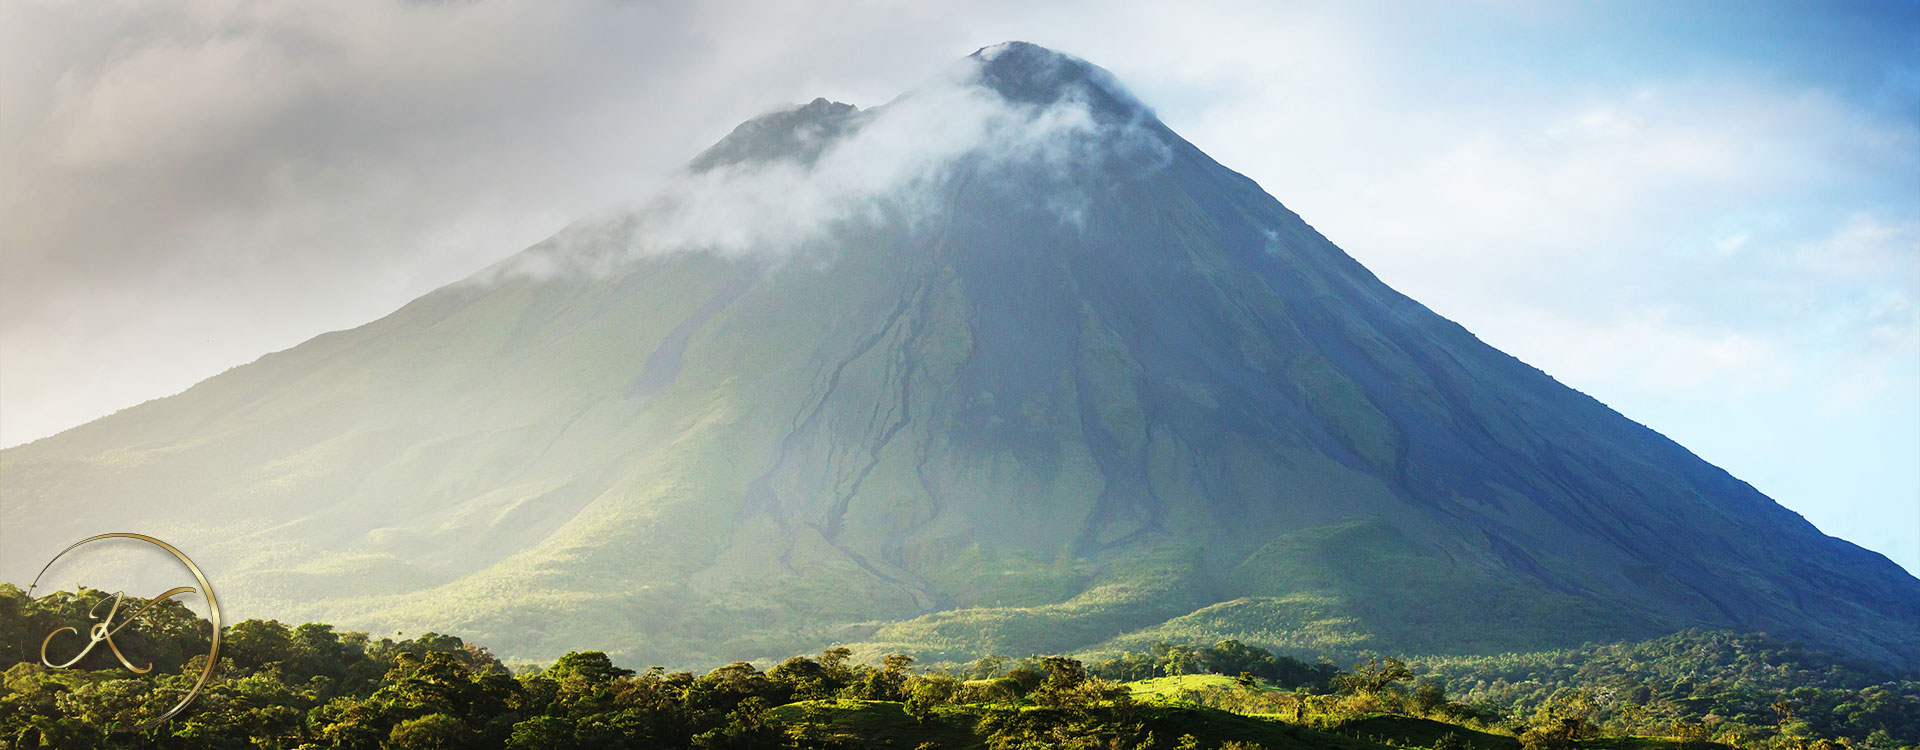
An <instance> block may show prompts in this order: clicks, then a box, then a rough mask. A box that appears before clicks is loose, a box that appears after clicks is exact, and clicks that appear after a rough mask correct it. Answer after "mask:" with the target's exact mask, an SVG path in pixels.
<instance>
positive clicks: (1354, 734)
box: [0, 585, 1920, 750]
mask: <svg viewBox="0 0 1920 750" xmlns="http://www.w3.org/2000/svg"><path fill="white" fill-rule="evenodd" d="M109 597H110V595H108V594H105V593H103V592H99V591H90V590H83V591H81V592H79V593H57V594H51V595H47V596H43V597H40V598H38V599H33V600H28V599H27V598H26V597H25V596H24V594H23V593H22V592H21V591H20V590H19V589H17V588H15V587H12V586H9V585H0V638H4V642H0V670H3V671H0V684H3V685H4V690H3V691H0V748H4V749H6V750H11V749H12V748H37V747H59V748H132V747H142V748H311V749H314V750H317V749H319V748H365V749H366V750H385V749H393V750H400V749H412V748H423V749H424V748H547V749H553V750H569V749H573V748H580V749H584V748H881V747H890V748H916V750H933V749H935V748H951V749H954V750H958V749H960V748H991V749H994V750H999V749H1007V748H1140V749H1159V750H1198V749H1199V748H1208V749H1212V748H1219V749H1220V750H1251V749H1252V748H1267V749H1269V750H1278V749H1281V748H1288V749H1296V748H1297V749H1304V748H1335V749H1337V750H1386V749H1387V748H1431V749H1432V750H1469V749H1472V750H1575V749H1576V748H1591V749H1593V750H1714V749H1715V748H1718V747H1721V745H1718V744H1716V743H1728V744H1733V745H1737V746H1740V747H1753V748H1768V750H1841V748H1845V747H1857V748H1897V747H1902V746H1908V747H1911V746H1913V745H1914V744H1915V733H1914V728H1915V727H1916V726H1920V723H1916V722H1920V686H1916V684H1915V683H1914V682H1913V681H1911V680H1904V681H1902V680H1897V679H1893V678H1892V677H1891V676H1889V675H1879V674H1875V673H1873V672H1872V671H1871V670H1869V669H1864V668H1858V667H1854V666H1849V665H1845V664H1842V663H1839V662H1836V661H1833V660H1832V659H1830V658H1827V657H1824V656H1822V655H1820V654H1818V653H1815V652H1811V651H1806V650H1803V649H1799V648H1795V647H1790V646H1783V645H1781V644H1778V643H1776V642H1773V641H1771V640H1768V639H1766V638H1764V637H1758V636H1729V635H1725V634H1717V633H1683V634H1679V635H1676V636H1672V637H1669V638H1665V639H1660V640H1658V641H1653V642H1648V643H1640V644H1622V645H1618V646H1607V647H1595V648H1592V649H1585V650H1581V651H1564V652H1551V653H1542V654H1531V655H1516V656H1511V657H1505V658H1501V659H1484V660H1465V659H1450V660H1435V661H1426V662H1415V663H1413V664H1411V665H1410V664H1408V663H1406V662H1402V661H1401V660H1398V659H1393V658H1373V659H1369V660H1367V661H1366V662H1363V663H1360V664H1357V665H1354V667H1353V668H1352V669H1351V670H1346V671H1343V670H1339V669H1337V668H1334V667H1333V666H1332V665H1330V664H1327V663H1325V662H1321V663H1315V664H1308V663H1306V662H1302V661H1300V660H1297V659H1293V658H1291V657H1287V656H1284V655H1276V654H1273V653H1272V652H1269V651H1266V650H1264V649H1260V648H1256V647H1251V646H1247V645H1245V644H1241V643H1238V642H1232V641H1228V642H1222V643H1218V644H1214V645H1211V646H1181V645H1168V644H1159V645H1156V646H1155V647H1154V648H1152V649H1149V650H1148V651H1144V652H1137V653H1129V654H1123V655H1120V656H1116V657H1114V658H1110V659H1107V660H1104V661H1100V662H1096V663H1093V664H1090V665H1089V664H1085V663H1082V662H1081V661H1078V660H1076V659H1073V658H1070V657H1065V656H1048V657H1040V656H1035V657H1028V658H1024V659H1018V660H1009V659H1005V658H1001V657H986V658H982V659H980V660H977V661H975V662H973V663H970V664H967V665H964V666H957V667H954V668H951V669H947V670H924V669H920V670H917V669H915V668H914V665H913V659H911V658H909V657H906V656H902V655H891V656H888V657H886V658H884V659H881V660H880V663H879V665H878V666H869V665H864V664H858V663H855V662H854V661H852V660H851V659H850V658H849V657H850V656H851V655H852V654H851V651H849V650H848V649H845V648H833V649H829V650H827V651H826V652H824V653H822V654H820V655H819V656H818V657H812V658H809V657H794V658H789V659H786V660H784V661H782V662H780V663H778V664H775V665H773V666H771V667H770V668H764V669H763V668H762V667H759V666H755V665H753V664H748V663H744V662H740V663H734V664H730V665H727V666H724V667H721V668H719V669H715V670H712V671H710V672H707V673H705V674H695V673H693V672H669V671H667V670H666V669H664V668H661V667H652V668H649V669H647V670H645V671H644V672H636V671H634V670H631V669H626V668H622V667H620V666H618V665H616V664H614V663H613V661H612V660H610V659H609V658H608V657H607V656H606V655H605V654H604V653H601V652H573V653H569V654H567V655H565V656H563V657H561V658H560V659H558V660H557V661H555V662H554V663H552V664H550V665H547V666H545V667H544V668H533V667H528V668H525V669H522V670H521V671H520V672H519V673H518V674H509V672H508V670H507V669H506V668H505V667H504V666H503V665H502V664H501V663H500V662H499V661H498V660H497V659H494V658H493V657H492V656H491V655H490V654H489V653H488V652H487V650H486V649H484V648H481V647H478V646H475V645H473V644H468V643H465V642H463V641H461V639H459V638H455V637H451V636H444V635H436V634H431V633H429V634H426V635H422V636H418V637H415V638H410V639H405V640H398V641H396V640H394V639H392V638H373V637H371V636H369V635H367V634H365V633H339V632H336V631H334V629H333V628H331V627H330V626H327V625H321V624H314V623H309V624H305V625H301V626H298V627H288V626H285V625H282V624H280V623H278V622H272V621H264V622H263V621H259V620H248V621H245V622H241V623H238V624H236V625H233V626H232V627H230V628H229V629H227V630H226V631H225V633H224V637H223V650H222V653H223V657H222V661H223V669H222V670H221V675H220V676H219V678H217V679H216V680H214V681H213V682H212V683H211V684H210V685H209V686H208V689H207V690H206V691H205V692H204V693H202V694H201V696H200V697H199V699H198V701H197V702H196V703H195V704H194V705H193V706H192V708H191V709H190V710H189V711H188V712H186V713H184V714H183V715H181V716H180V717H178V718H176V719H174V720H173V721H172V722H170V723H168V724H165V725H162V726H160V727H158V728H155V729H152V730H148V731H145V732H141V733H113V732H109V731H107V730H108V729H109V728H111V727H114V726H126V725H128V724H132V723H135V722H137V721H139V720H140V719H141V718H143V717H145V716H151V715H153V714H154V713H156V712H157V711H159V710H164V708H165V707H166V706H168V705H171V703H172V702H173V701H175V700H177V699H178V697H179V695H180V694H181V691H182V690H183V689H184V688H185V687H187V686H188V685H190V684H191V682H192V680H193V679H194V676H195V675H196V674H197V672H198V671H199V669H200V668H201V667H202V665H203V664H204V662H203V661H202V660H203V659H204V658H205V657H204V656H202V655H201V654H203V653H204V651H205V649H206V648H207V646H208V641H209V640H210V635H211V633H210V632H209V631H208V629H207V626H206V625H205V623H204V622H202V621H200V620H198V619H196V618H195V617H194V616H193V614H192V613H191V612H189V611H188V610H187V609H186V608H185V607H183V606H181V605H179V604H178V603H177V602H175V601H166V602H162V603H161V604H160V605H158V606H156V607H155V608H154V609H153V610H152V611H151V612H149V613H148V614H147V615H146V616H144V617H142V618H141V619H140V620H139V621H138V622H137V623H136V624H135V625H134V626H130V627H129V628H128V629H126V630H125V631H122V633H121V634H120V635H118V636H116V643H117V644H119V645H120V646H121V647H122V648H123V650H125V651H127V652H129V653H130V654H132V655H134V658H135V659H136V660H137V661H144V660H148V659H151V660H152V663H153V667H154V669H153V671H152V672H150V673H147V674H145V675H139V676H132V677H130V676H129V675H127V673H126V672H125V671H123V670H121V669H119V668H118V666H117V665H115V664H113V663H112V661H111V659H110V658H109V657H106V656H105V655H104V654H94V655H90V656H89V657H88V660H87V661H83V662H82V663H81V664H80V665H79V666H80V667H82V668H79V669H72V670H50V669H47V668H45V667H43V666H41V665H40V664H39V663H38V661H37V657H38V653H37V648H38V644H39V642H40V638H39V637H38V636H39V634H40V633H43V632H48V631H50V630H52V629H53V628H55V627H58V626H57V625H55V623H70V622H77V621H83V620H84V619H85V618H86V613H87V612H88V611H89V610H90V609H91V608H92V607H93V606H94V605H96V604H98V603H100V602H101V601H103V600H105V599H108V598H109ZM129 602H130V603H132V604H134V605H136V606H137V605H138V604H141V603H142V602H138V601H135V600H129ZM70 638H78V636H70ZM63 643H66V644H67V645H72V643H73V641H64V642H63ZM29 656H31V657H33V658H27V657H29ZM1223 673H1224V674H1223ZM1677 680H1685V681H1686V682H1687V683H1688V684H1689V686H1690V687H1689V692H1687V693H1686V694H1685V695H1679V692H1678V688H1677V686H1678V685H1679V684H1680V683H1679V682H1677ZM1876 680H1880V682H1878V683H1875V681H1876ZM1702 681H1704V683H1703V682H1702ZM1869 683H1872V684H1869ZM1652 684H1661V685H1669V686H1672V687H1673V689H1668V690H1664V691H1656V690H1654V689H1653V688H1651V687H1648V686H1649V685H1652ZM1702 684H1707V685H1720V686H1721V688H1720V689H1719V693H1716V694H1708V693H1711V692H1712V691H1710V690H1706V689H1703V688H1702V687H1701V685H1702ZM1449 685H1451V686H1453V688H1454V689H1455V690H1456V691H1457V692H1458V696H1454V695H1450V694H1449V691H1448V686H1449ZM1502 686H1504V687H1502ZM1642 687H1645V688H1646V690H1644V691H1643V690H1639V689H1638V688H1642ZM1502 690H1504V691H1506V692H1501V691H1502ZM1809 690H1811V691H1813V692H1807V691H1809ZM1779 693H1784V694H1785V695H1786V696H1787V697H1786V698H1785V699H1783V700H1782V701H1781V703H1780V705H1783V706H1786V707H1788V708H1787V709H1784V710H1783V712H1784V713H1791V714H1793V715H1791V716H1787V717H1784V718H1783V719H1782V720H1780V721H1779V722H1777V724H1776V725H1775V727H1774V729H1773V730H1772V731H1770V732H1765V731H1754V730H1755V728H1756V727H1757V725H1750V724H1745V723H1741V724H1740V728H1739V729H1738V730H1737V731H1733V730H1732V729H1730V727H1731V726H1732V724H1731V723H1730V722H1731V721H1735V720H1723V721H1719V722H1714V721H1712V720H1711V719H1710V717H1708V716H1703V715H1700V714H1699V713H1698V712H1699V711H1701V710H1720V708H1721V707H1723V706H1734V705H1745V704H1744V703H1741V701H1751V700H1764V699H1766V698H1769V697H1774V696H1775V694H1779ZM1503 695H1505V696H1509V697H1511V699H1512V700H1511V702H1510V703H1506V704H1501V703H1499V700H1500V696H1503ZM1815 695H1817V696H1822V697H1823V700H1824V698H1827V697H1830V698H1833V699H1835V700H1833V701H1825V702H1818V703H1816V702H1815V701H1813V700H1811V699H1810V698H1809V697H1808V696H1815ZM1456 697H1464V698H1467V700H1466V702H1461V701H1459V700H1456ZM1620 700H1640V701H1642V702H1643V704H1644V705H1645V706H1647V707H1648V709H1647V710H1642V711H1639V712H1637V713H1636V712H1633V711H1630V710H1627V709H1626V708H1623V707H1621V705H1620ZM1794 700H1801V701H1803V702H1801V703H1795V702H1793V701H1794ZM1816 704H1817V705H1818V706H1821V707H1822V708H1821V709H1820V710H1821V711H1826V712H1828V714H1831V715H1830V716H1827V715H1823V716H1821V717H1815V716H1812V715H1810V713H1811V712H1812V710H1813V707H1814V706H1815V705H1816ZM1829 704H1831V706H1829ZM1868 704H1871V705H1872V706H1874V707H1873V708H1866V709H1863V708H1861V707H1862V706H1866V705H1868ZM1741 716H1744V714H1743V715H1741ZM1737 721H1739V722H1745V721H1747V720H1746V719H1737ZM1836 721H1837V722H1840V723H1835V722H1836ZM1826 727H1832V729H1831V731H1827V730H1826V729H1824V728H1826Z"/></svg>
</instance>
